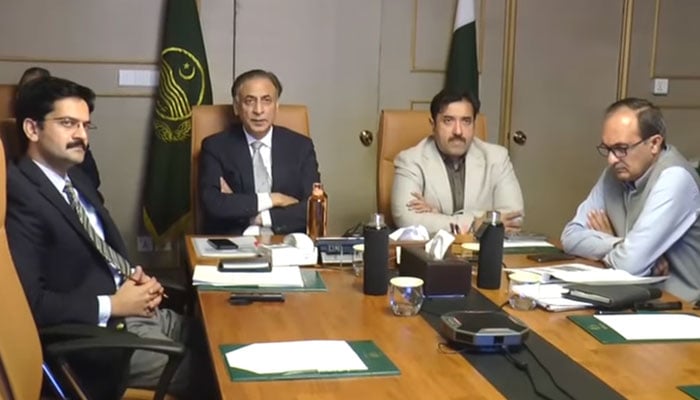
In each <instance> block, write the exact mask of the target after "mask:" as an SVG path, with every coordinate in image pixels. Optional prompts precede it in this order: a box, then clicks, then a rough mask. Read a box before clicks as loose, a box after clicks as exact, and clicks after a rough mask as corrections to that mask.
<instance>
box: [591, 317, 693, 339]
mask: <svg viewBox="0 0 700 400" xmlns="http://www.w3.org/2000/svg"><path fill="white" fill-rule="evenodd" d="M595 318H596V319H598V320H600V321H601V322H603V323H604V324H605V325H607V326H609V327H610V328H612V329H613V330H615V331H616V332H617V333H619V334H620V335H621V336H622V337H624V338H625V339H627V340H661V339H667V340H674V339H676V340H682V339H700V317H698V316H697V315H689V314H676V313H672V314H664V313H648V314H645V313H639V314H610V315H596V316H595Z"/></svg>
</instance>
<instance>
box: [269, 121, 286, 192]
mask: <svg viewBox="0 0 700 400" xmlns="http://www.w3.org/2000/svg"><path fill="white" fill-rule="evenodd" d="M287 154H288V153H287V151H286V150H285V148H284V136H282V135H280V134H275V128H274V127H273V128H272V149H271V152H270V161H271V162H272V166H271V170H272V189H273V191H274V190H278V187H279V185H280V184H281V183H282V182H285V176H284V172H285V169H284V168H275V165H277V166H281V165H285V164H286V163H285V160H284V158H285V156H286V155H287Z"/></svg>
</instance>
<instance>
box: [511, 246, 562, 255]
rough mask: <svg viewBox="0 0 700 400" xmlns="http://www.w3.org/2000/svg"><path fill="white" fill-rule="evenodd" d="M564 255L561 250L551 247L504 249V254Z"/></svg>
mask: <svg viewBox="0 0 700 400" xmlns="http://www.w3.org/2000/svg"><path fill="white" fill-rule="evenodd" d="M553 253H563V251H562V250H561V249H558V248H556V247H551V246H534V247H507V248H506V247H504V248H503V254H553Z"/></svg>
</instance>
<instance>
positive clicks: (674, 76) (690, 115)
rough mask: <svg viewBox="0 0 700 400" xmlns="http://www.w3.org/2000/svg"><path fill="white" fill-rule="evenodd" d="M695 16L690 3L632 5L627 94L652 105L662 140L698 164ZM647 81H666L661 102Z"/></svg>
mask: <svg viewBox="0 0 700 400" xmlns="http://www.w3.org/2000/svg"><path fill="white" fill-rule="evenodd" d="M691 15H692V16H696V15H700V1H696V0H673V1H669V0H636V1H635V13H634V21H633V31H632V32H633V34H632V43H631V62H630V75H629V87H628V94H629V95H630V96H639V97H647V98H649V99H650V100H651V101H653V102H655V103H656V104H658V105H659V106H660V107H661V109H662V111H663V113H664V115H665V116H666V120H667V122H668V140H669V142H670V143H671V144H673V145H675V146H677V147H678V148H679V149H680V151H681V152H682V153H683V154H684V155H685V156H686V157H688V158H691V159H698V158H700V140H698V133H699V132H700V51H698V47H697V46H698V45H697V43H698V40H700V25H698V24H697V23H695V22H693V21H692V19H691V18H689V16H691ZM653 78H668V79H669V93H668V95H667V96H654V95H653V94H652V92H651V88H652V80H653Z"/></svg>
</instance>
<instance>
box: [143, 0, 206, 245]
mask: <svg viewBox="0 0 700 400" xmlns="http://www.w3.org/2000/svg"><path fill="white" fill-rule="evenodd" d="M165 8H166V10H165V21H164V24H163V26H164V32H163V41H162V51H161V53H160V81H159V84H158V93H157V95H156V99H155V105H154V110H153V116H152V118H153V124H152V126H151V128H152V129H151V132H150V133H151V135H150V147H149V156H148V168H147V170H146V177H145V182H144V185H145V186H144V194H143V220H144V225H145V227H146V229H147V230H148V231H149V232H150V233H151V235H152V236H153V237H154V238H156V239H157V240H160V239H167V238H169V237H170V236H171V235H174V234H177V233H180V232H182V231H183V230H184V228H185V227H186V226H187V223H188V222H189V210H190V141H191V133H192V122H191V117H192V106H193V105H197V104H211V83H210V82H209V71H208V67H207V56H206V54H205V52H204V43H203V41H202V30H201V27H200V23H199V16H198V13H197V6H196V5H195V0H167V1H166V5H165Z"/></svg>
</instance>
